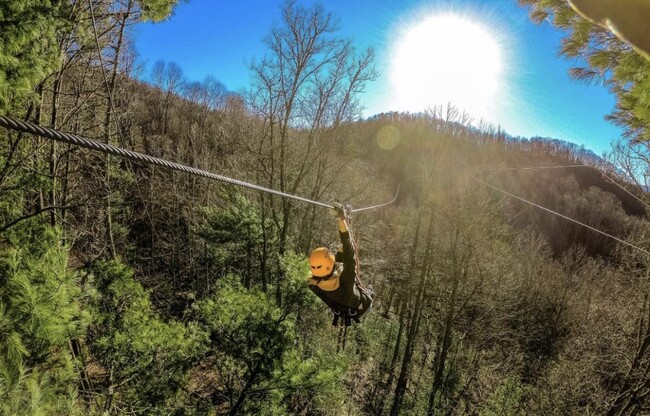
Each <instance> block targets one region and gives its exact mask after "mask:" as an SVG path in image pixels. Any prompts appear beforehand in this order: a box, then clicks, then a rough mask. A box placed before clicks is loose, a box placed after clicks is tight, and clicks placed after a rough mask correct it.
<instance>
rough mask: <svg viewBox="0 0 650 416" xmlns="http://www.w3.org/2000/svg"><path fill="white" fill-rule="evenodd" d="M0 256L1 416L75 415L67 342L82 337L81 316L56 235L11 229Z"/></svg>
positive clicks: (77, 285) (76, 284) (79, 295)
mask: <svg viewBox="0 0 650 416" xmlns="http://www.w3.org/2000/svg"><path fill="white" fill-rule="evenodd" d="M8 237H9V241H11V244H10V245H8V246H6V247H5V248H4V249H2V250H1V251H0V276H1V277H0V413H1V414H7V415H14V414H16V415H19V414H35V415H41V414H42V415H68V414H75V413H78V409H77V402H76V383H77V373H76V371H75V364H74V362H73V356H72V354H71V351H70V349H69V340H70V339H71V338H72V339H74V338H80V337H83V334H84V331H85V326H86V323H87V322H88V320H89V316H88V314H87V312H85V311H83V310H82V300H83V297H84V293H86V292H84V290H83V287H82V285H81V282H80V279H79V274H77V273H72V272H70V271H69V270H68V267H67V250H66V249H65V248H64V247H63V246H62V245H61V243H60V235H59V233H58V232H57V231H55V230H53V229H50V228H47V227H43V226H39V225H35V224H24V225H23V226H21V227H16V229H13V230H12V232H11V235H9V236H8Z"/></svg>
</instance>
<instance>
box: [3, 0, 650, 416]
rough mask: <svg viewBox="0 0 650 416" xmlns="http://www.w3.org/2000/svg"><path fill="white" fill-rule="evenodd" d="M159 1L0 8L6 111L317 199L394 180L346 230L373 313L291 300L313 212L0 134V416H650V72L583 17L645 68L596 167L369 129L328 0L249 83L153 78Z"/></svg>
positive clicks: (578, 153) (414, 125)
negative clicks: (152, 31) (138, 41)
mask: <svg viewBox="0 0 650 416" xmlns="http://www.w3.org/2000/svg"><path fill="white" fill-rule="evenodd" d="M175 3H176V2H175V1H174V0H139V1H131V0H128V1H109V0H93V1H91V2H77V1H67V2H42V1H33V0H21V1H15V2H10V4H3V5H0V23H2V26H3V30H1V31H0V115H2V116H10V117H13V118H16V119H22V120H25V121H29V122H32V123H36V124H40V125H43V126H48V127H52V128H54V129H57V130H60V131H65V132H70V133H75V134H78V135H81V136H84V137H89V138H92V139H94V140H97V141H100V142H103V143H107V144H111V145H115V146H119V147H122V148H125V149H129V150H134V151H138V152H141V153H145V154H148V155H152V156H156V157H160V158H163V159H166V160H170V161H175V162H179V163H183V164H186V165H189V166H193V167H197V168H199V169H203V170H206V171H210V172H216V173H219V174H222V175H226V176H228V177H231V178H236V179H239V180H243V181H247V182H250V183H253V184H258V185H260V186H264V187H267V188H270V189H275V190H278V191H282V192H286V193H290V194H293V195H299V196H303V197H305V198H309V199H312V200H317V201H325V202H330V201H333V200H340V201H344V202H348V203H350V204H351V205H352V206H353V207H366V206H370V205H374V204H379V203H382V202H386V201H389V200H390V199H391V198H392V196H393V195H394V193H395V191H396V190H397V188H398V187H399V195H398V198H397V200H396V201H395V203H393V204H391V205H389V206H387V207H384V208H380V209H377V210H370V211H366V212H359V213H356V214H353V215H352V217H351V227H352V229H353V230H354V233H355V234H354V235H355V236H356V239H357V242H358V245H359V257H360V260H361V279H362V280H363V281H364V283H366V284H368V283H371V284H372V285H373V287H374V289H375V292H376V296H375V301H374V304H373V309H372V311H371V313H370V314H369V315H367V317H364V319H363V322H362V323H361V324H357V325H353V326H352V327H350V328H349V329H348V330H347V333H346V334H345V341H344V342H343V338H342V337H343V335H344V333H343V331H342V330H340V329H339V328H335V327H333V326H332V325H331V320H332V314H331V312H330V311H329V309H328V308H327V307H326V306H325V305H324V304H322V302H321V301H320V300H319V299H318V298H317V297H316V296H314V295H313V294H312V293H311V292H310V291H309V290H308V288H307V279H308V275H309V268H308V265H307V260H306V256H307V255H308V253H309V252H310V250H311V249H312V248H314V247H318V246H329V245H331V244H333V243H338V233H337V228H336V221H335V217H334V216H332V215H331V213H330V212H329V210H328V209H325V208H323V207H319V206H315V205H310V204H305V203H301V202H299V201H295V200H290V199H286V198H280V197H278V196H275V195H271V194H268V193H265V192H258V191H251V190H246V189H243V188H241V187H235V186H232V185H227V184H224V183H221V182H216V181H210V180H208V179H206V178H201V177H197V176H193V175H191V174H188V173H180V172H173V171H170V170H166V169H163V168H161V167H154V166H151V165H147V164H140V163H135V162H131V161H128V160H124V159H121V158H118V157H116V156H110V155H107V154H104V153H101V152H94V151H90V150H86V149H81V148H78V147H75V146H72V145H68V144H62V143H58V142H55V141H52V140H48V139H46V138H43V137H38V136H33V135H28V134H23V133H19V132H16V131H13V130H10V129H0V414H1V415H86V414H91V415H95V414H97V415H100V414H101V415H113V414H115V415H122V414H137V415H151V414H159V415H221V414H230V415H239V414H263V415H284V414H297V415H312V414H314V415H341V414H349V415H363V414H367V415H389V414H390V415H397V414H403V415H407V414H449V415H460V414H476V415H515V414H517V415H518V414H610V415H618V414H634V413H636V414H639V413H643V412H648V411H649V410H648V409H649V408H650V399H649V398H648V396H649V395H650V381H649V380H650V377H649V375H648V371H649V370H648V369H649V368H650V367H649V364H650V300H649V298H648V294H649V292H648V288H649V286H648V284H649V282H648V268H647V267H648V258H647V255H646V254H647V251H646V250H650V241H649V240H648V232H649V231H650V224H649V223H648V212H647V207H648V205H647V201H648V198H647V194H646V193H645V192H644V190H645V189H647V187H646V184H645V183H644V182H643V179H644V178H645V176H644V173H645V172H647V163H646V162H647V161H648V160H650V159H648V158H647V156H648V152H647V150H648V149H647V147H646V142H644V141H643V139H647V137H646V136H647V124H643V117H645V116H646V112H645V111H647V108H648V104H647V102H645V105H646V106H645V107H643V105H644V104H643V103H641V104H640V103H638V102H637V103H636V105H630V104H629V100H631V99H632V98H630V96H634V97H636V95H635V94H637V92H636V91H637V90H635V89H634V88H635V86H636V85H637V84H635V82H645V83H646V84H647V80H648V79H650V76H649V75H650V70H649V69H648V68H649V63H648V62H645V61H643V59H642V58H641V57H640V56H638V55H637V54H636V53H635V52H634V51H632V50H630V49H629V48H625V47H624V46H621V45H622V42H620V41H617V40H616V39H615V38H613V36H611V34H609V35H608V32H605V31H604V29H600V28H597V27H595V26H594V27H592V26H588V27H587V29H589V30H593V31H595V33H597V35H598V36H601V37H607V36H609V37H608V38H607V39H608V41H607V42H608V43H607V45H606V47H607V48H614V49H615V52H616V53H618V54H620V56H619V57H618V58H619V59H623V58H624V61H625V62H626V64H627V65H629V66H634V65H637V66H636V68H637V70H638V71H637V72H638V74H641V75H640V76H639V77H640V78H635V79H632V80H630V79H627V78H625V79H619V78H616V77H619V74H618V73H617V74H614V75H612V76H613V78H611V79H610V84H609V85H610V86H611V85H613V87H612V88H614V89H616V92H617V94H619V95H620V96H622V98H621V99H620V100H621V101H620V105H619V108H618V110H617V113H616V114H614V115H613V116H612V117H613V118H614V119H615V120H616V121H617V122H619V123H620V124H621V125H623V126H624V127H626V128H628V131H629V132H630V139H631V142H630V143H620V144H619V145H618V146H617V147H616V148H614V149H613V150H612V152H611V153H610V154H609V155H607V157H606V158H601V157H598V156H596V155H594V154H593V153H591V152H590V151H588V150H585V149H584V148H579V147H577V146H575V145H571V144H569V143H566V142H562V141H561V140H554V139H547V138H530V139H527V138H520V137H512V136H510V135H508V134H507V133H506V132H503V131H502V130H501V129H499V128H495V127H492V126H487V125H480V126H477V123H472V122H471V120H470V119H469V117H468V116H467V115H465V114H463V113H462V112H461V111H459V110H457V109H455V108H453V107H451V106H449V107H447V108H430V109H428V110H426V111H423V112H422V113H419V114H405V113H390V114H380V115H376V116H374V117H371V118H369V119H360V117H359V115H360V110H361V108H362V105H363V103H361V102H359V100H358V94H359V93H360V92H361V91H363V90H364V89H365V88H366V87H367V85H368V84H369V83H370V82H373V81H374V82H381V81H376V79H377V76H378V74H377V72H376V71H375V69H374V53H373V51H372V50H365V51H361V50H358V49H355V47H354V44H353V43H352V42H351V41H348V40H345V39H341V38H340V37H339V35H338V32H337V31H336V24H335V20H334V17H333V16H330V15H329V14H328V13H327V11H326V10H325V9H324V8H323V7H322V6H318V5H316V6H310V7H302V6H297V5H296V4H294V3H293V2H289V3H286V4H285V6H284V9H283V14H282V21H280V22H278V25H277V26H276V27H274V28H269V31H270V32H269V33H270V34H271V36H269V37H268V38H266V40H265V42H266V46H267V55H266V56H265V57H264V58H263V59H262V57H260V59H259V60H257V61H255V62H253V63H252V64H251V68H250V70H251V77H252V78H251V79H252V81H251V85H250V88H249V89H248V90H247V91H245V92H239V93H234V92H232V91H228V90H227V88H226V87H225V86H224V85H223V84H222V83H221V82H219V81H218V80H216V79H214V78H207V79H205V80H203V81H200V82H196V81H190V80H188V79H187V78H186V77H184V75H183V70H182V68H181V67H179V66H178V65H177V64H175V63H171V62H158V63H156V64H155V65H154V66H153V70H152V72H151V74H148V75H149V76H148V77H147V78H149V79H151V80H152V82H151V83H145V82H143V81H141V79H142V78H144V77H143V74H142V73H140V72H139V71H141V69H140V68H139V67H138V66H137V65H136V64H135V62H136V60H135V51H134V49H133V46H132V43H131V38H130V30H131V28H132V27H133V26H134V25H136V24H139V23H142V22H144V21H149V20H160V19H164V18H166V17H168V16H169V14H170V13H171V11H172V9H173V7H174V6H175ZM525 3H536V6H535V7H537V10H536V13H541V12H542V11H545V13H547V15H546V16H548V15H549V14H548V13H551V12H552V11H549V10H548V9H544V7H546V6H545V5H546V4H547V3H549V2H534V1H526V2H525ZM537 3H539V4H537ZM551 3H552V2H551ZM560 3H562V4H563V5H564V6H563V7H568V6H566V4H564V2H560ZM558 4H559V3H558ZM543 6H544V7H543ZM553 7H560V6H558V5H554V6H553ZM555 12H557V10H555ZM560 12H561V13H565V14H567V13H571V12H570V9H567V10H564V9H562V10H560ZM534 16H535V15H534ZM571 16H572V17H571V18H572V19H579V18H578V17H577V15H571ZM564 21H565V20H563V21H562V22H564ZM575 21H577V20H575ZM24 22H32V23H33V24H31V25H26V24H24ZM580 24H581V25H584V24H585V23H580ZM565 28H566V27H565ZM581 30H582V32H581V33H582V34H583V35H584V33H585V30H586V29H585V28H582V29H581ZM567 36H571V35H570V34H569V35H567ZM37 39H38V40H39V41H38V42H36V40H37ZM617 42H618V43H617ZM572 46H573V47H574V48H575V53H578V51H579V45H575V44H573V45H572ZM571 51H574V49H571ZM609 53H610V55H611V54H613V53H614V52H612V51H610V52H609ZM608 56H609V55H608ZM612 59H613V58H612ZM589 64H591V65H596V66H597V70H602V71H604V72H606V71H607V70H608V69H609V68H611V66H606V65H605V64H604V63H603V61H602V60H597V62H596V63H594V62H592V60H590V61H589ZM617 71H622V69H620V68H619V69H617ZM583 75H584V73H583ZM624 75H625V76H627V75H628V73H627V72H626V73H625V74H624ZM594 76H595V75H594ZM638 79H641V81H638ZM617 83H618V84H617ZM626 94H628V95H626ZM626 97H627V98H626ZM644 108H645V109H644ZM617 117H618V118H617ZM626 123H627V124H626ZM489 185H491V186H492V187H490V186H489ZM499 190H503V191H506V192H508V193H511V194H513V195H516V196H518V197H520V198H523V199H525V200H526V201H529V202H532V203H534V204H538V205H540V206H543V207H545V208H547V209H549V210H552V211H556V212H558V213H561V214H563V215H564V216H567V217H570V218H571V219H573V220H576V221H578V222H580V223H582V225H580V224H578V223H576V222H571V221H569V220H567V219H565V218H562V217H559V216H557V215H554V214H552V213H549V212H547V211H544V210H541V209H539V208H538V207H535V206H532V205H530V204H529V203H527V202H525V201H522V200H518V199H516V198H513V197H509V196H507V195H506V194H504V193H503V192H500V191H499ZM586 226H588V227H593V228H595V229H597V230H600V231H602V232H604V233H607V234H609V235H610V236H605V235H603V234H602V233H601V234H599V233H598V232H595V231H593V230H592V229H589V228H588V227H586ZM612 237H615V238H616V239H619V240H622V241H623V242H624V243H629V244H631V245H626V244H624V243H621V242H619V241H617V240H616V239H615V238H612Z"/></svg>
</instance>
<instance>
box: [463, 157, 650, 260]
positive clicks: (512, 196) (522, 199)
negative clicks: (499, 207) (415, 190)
mask: <svg viewBox="0 0 650 416" xmlns="http://www.w3.org/2000/svg"><path fill="white" fill-rule="evenodd" d="M456 160H457V161H458V163H459V164H460V165H462V166H463V167H465V169H467V170H468V171H472V170H474V171H476V170H480V168H475V169H473V168H471V167H469V166H467V164H466V163H465V162H463V161H462V160H461V158H460V155H458V153H456ZM577 166H588V165H577ZM599 172H600V171H599ZM601 173H602V172H601ZM468 175H469V177H470V178H472V179H473V180H475V181H476V182H478V183H480V184H483V185H485V186H487V187H488V188H491V189H494V190H495V191H497V192H501V193H502V194H504V195H507V196H509V197H511V198H515V199H517V200H519V201H521V202H524V203H526V204H529V205H532V206H534V207H535V208H539V209H541V210H543V211H546V212H548V213H550V214H553V215H557V216H558V217H560V218H564V219H565V220H567V221H571V222H573V223H576V224H578V225H581V226H583V227H585V228H587V229H589V230H592V231H594V232H597V233H598V234H602V235H604V236H605V237H609V238H611V239H613V240H615V241H618V242H619V243H621V244H624V245H626V246H629V247H632V248H633V249H635V250H638V251H640V252H642V253H645V254H649V255H650V251H647V250H645V249H643V248H641V247H639V246H636V245H634V244H632V243H630V242H627V241H625V240H622V239H620V238H618V237H616V236H613V235H611V234H608V233H606V232H604V231H601V230H599V229H598V228H594V227H592V226H591V225H587V224H585V223H583V222H580V221H578V220H576V219H573V218H571V217H568V216H566V215H564V214H560V213H559V212H556V211H553V210H552V209H549V208H546V207H544V206H541V205H539V204H536V203H534V202H532V201H529V200H527V199H524V198H522V197H520V196H517V195H515V194H511V193H510V192H508V191H505V190H503V189H501V188H497V187H496V186H494V185H491V184H489V183H487V182H485V181H483V180H481V179H479V178H477V177H475V176H474V175H472V174H471V173H468Z"/></svg>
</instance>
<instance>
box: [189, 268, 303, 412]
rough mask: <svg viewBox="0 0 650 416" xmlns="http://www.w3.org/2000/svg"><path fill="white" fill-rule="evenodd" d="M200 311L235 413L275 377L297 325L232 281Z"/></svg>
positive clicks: (201, 305) (263, 297) (199, 305)
mask: <svg viewBox="0 0 650 416" xmlns="http://www.w3.org/2000/svg"><path fill="white" fill-rule="evenodd" d="M194 311H195V317H196V319H197V320H198V321H199V322H200V323H201V325H202V327H203V328H204V330H205V331H207V332H209V334H210V340H211V347H212V349H213V351H214V352H213V353H214V354H216V355H217V357H218V358H217V359H216V362H215V363H214V365H215V370H216V371H217V373H218V374H220V375H221V376H222V377H224V380H223V382H224V387H225V391H224V393H223V394H224V395H225V397H224V398H225V399H227V401H228V402H229V404H230V406H231V407H235V406H239V407H241V406H242V405H243V404H244V401H245V400H246V399H247V397H248V396H249V395H250V394H251V390H252V389H253V388H257V387H259V386H260V384H261V383H263V382H265V381H268V380H269V379H270V378H271V377H272V375H273V373H274V370H275V369H276V368H277V366H278V363H280V362H281V361H282V359H283V356H284V354H285V352H286V351H287V349H288V348H289V346H290V345H291V344H292V343H293V340H294V338H295V334H294V331H293V325H292V324H291V322H290V321H289V320H288V319H287V315H286V314H285V313H283V311H282V310H280V309H279V308H278V307H276V306H275V302H274V301H273V300H272V299H269V297H268V296H267V295H265V294H264V293H262V292H261V291H259V290H257V289H252V290H246V289H245V288H244V287H243V286H242V285H241V283H240V282H239V281H238V279H237V277H236V276H232V275H231V276H228V277H227V278H224V279H222V280H221V281H220V282H219V285H218V288H217V291H216V293H215V295H214V296H212V297H211V298H208V299H205V300H202V301H200V302H197V304H196V305H195V307H194ZM226 375H227V377H226ZM254 405H260V400H259V399H257V400H256V404H250V406H254Z"/></svg>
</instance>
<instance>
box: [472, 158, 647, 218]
mask: <svg viewBox="0 0 650 416" xmlns="http://www.w3.org/2000/svg"><path fill="white" fill-rule="evenodd" d="M563 168H593V169H596V170H597V171H598V173H600V174H601V175H602V176H603V177H605V179H607V180H608V181H610V182H611V183H613V184H614V185H616V186H618V187H619V188H621V189H622V190H623V191H624V192H626V193H627V194H628V195H630V196H631V197H632V198H634V199H636V200H637V201H639V202H640V203H642V204H643V205H644V206H645V207H646V208H648V209H650V204H648V203H647V202H645V201H644V200H642V199H641V198H639V197H638V196H636V195H634V194H633V193H632V192H630V191H629V190H628V189H627V188H625V187H624V186H623V185H621V184H619V183H618V182H617V181H616V180H614V179H613V178H612V177H610V176H609V175H607V174H605V173H604V172H603V171H602V170H600V169H598V167H597V166H593V165H558V166H526V167H518V168H516V167H511V168H486V167H477V168H474V170H475V171H487V172H502V171H519V170H543V169H563Z"/></svg>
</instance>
